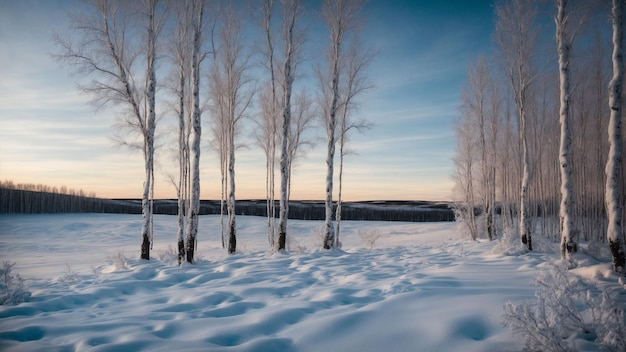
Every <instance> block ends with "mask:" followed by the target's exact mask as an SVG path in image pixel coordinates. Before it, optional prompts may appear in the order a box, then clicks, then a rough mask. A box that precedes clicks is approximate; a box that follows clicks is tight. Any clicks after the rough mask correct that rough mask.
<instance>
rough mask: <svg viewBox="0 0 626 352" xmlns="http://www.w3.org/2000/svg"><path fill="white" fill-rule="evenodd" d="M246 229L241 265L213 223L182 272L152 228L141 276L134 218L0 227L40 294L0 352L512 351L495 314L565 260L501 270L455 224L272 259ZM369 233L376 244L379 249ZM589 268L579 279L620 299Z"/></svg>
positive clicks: (298, 239)
mask: <svg viewBox="0 0 626 352" xmlns="http://www.w3.org/2000/svg"><path fill="white" fill-rule="evenodd" d="M237 219H238V223H237V225H238V236H239V237H238V246H239V250H240V252H239V253H238V254H236V255H232V256H228V255H227V254H226V253H225V250H223V249H222V248H221V243H220V238H219V216H203V217H201V219H200V234H199V239H198V252H197V253H198V255H199V260H198V263H197V264H196V265H187V264H186V265H183V266H182V267H178V266H177V265H176V263H175V260H176V259H175V257H174V255H173V251H172V249H171V247H173V246H174V243H175V233H176V218H175V217H174V216H166V215H162V216H158V215H157V216H156V217H155V243H154V249H153V251H152V257H153V260H150V261H141V260H139V259H138V257H139V244H140V235H139V233H140V226H141V218H140V216H139V215H105V214H80V215H0V259H2V260H10V261H15V262H17V264H16V265H15V267H14V268H13V270H14V272H15V273H19V274H20V275H21V276H22V277H23V278H24V279H25V280H26V281H25V283H26V285H27V288H28V290H30V291H31V292H32V297H31V298H30V299H29V300H28V301H27V302H25V303H21V304H19V305H14V306H10V305H5V306H0V350H2V351H87V350H89V351H187V350H197V351H517V350H521V349H522V348H523V341H522V340H520V339H518V338H516V337H514V336H512V335H511V333H510V332H509V331H508V330H507V329H505V328H503V327H502V325H501V316H502V313H503V308H502V307H503V305H504V304H505V302H506V301H508V300H511V301H513V302H520V301H522V300H524V299H527V298H531V297H533V295H534V292H535V290H536V287H535V286H533V285H532V284H531V282H532V281H533V279H534V278H535V276H536V274H537V272H538V271H539V270H540V269H541V268H542V267H543V266H545V265H546V264H544V262H545V261H553V260H555V259H557V258H558V255H557V254H555V253H545V252H544V253H531V254H526V255H523V256H502V255H497V254H493V253H492V249H493V246H494V243H489V242H485V241H482V242H476V243H472V242H467V241H464V240H462V239H459V238H458V236H457V235H455V230H454V229H455V224H454V223H393V222H359V221H346V222H342V234H343V236H342V241H343V249H342V250H334V251H320V250H318V249H317V246H316V245H315V243H316V242H315V232H316V230H317V228H318V227H319V226H321V225H322V222H320V221H296V220H290V222H289V224H290V233H291V234H292V235H293V238H294V239H293V240H292V241H291V244H290V245H291V250H290V251H289V253H288V254H271V253H269V252H268V251H267V238H266V232H265V224H266V219H265V218H261V217H246V216H240V217H238V218H237ZM366 229H377V230H378V231H379V233H380V234H382V235H383V236H382V237H381V238H380V239H379V240H378V241H377V242H376V243H375V245H374V248H373V249H370V248H369V246H368V245H367V244H366V243H364V242H363V241H362V240H361V238H360V237H359V236H357V233H358V232H359V231H364V230H366ZM122 254H123V255H122ZM122 257H126V258H127V259H126V261H125V262H126V263H125V264H126V267H125V268H122V267H121V264H124V263H123V262H124V260H123V258H122ZM586 260H587V261H588V262H587V264H589V265H587V266H586V267H585V268H584V269H580V270H579V271H580V273H581V274H582V275H583V276H585V277H587V278H590V279H594V280H598V281H600V282H603V283H606V284H611V283H615V284H616V283H617V277H616V276H615V274H613V273H611V272H610V270H609V264H608V263H604V262H599V263H596V262H593V261H592V260H591V259H586ZM585 350H594V349H593V347H586V349H585Z"/></svg>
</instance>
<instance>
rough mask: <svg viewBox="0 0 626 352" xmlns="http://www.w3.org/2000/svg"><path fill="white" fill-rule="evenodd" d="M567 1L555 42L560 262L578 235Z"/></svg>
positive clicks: (560, 8)
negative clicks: (574, 184) (573, 167)
mask: <svg viewBox="0 0 626 352" xmlns="http://www.w3.org/2000/svg"><path fill="white" fill-rule="evenodd" d="M566 7H567V0H557V16H556V19H555V22H556V42H557V49H558V54H559V83H560V86H559V91H560V95H559V101H560V109H559V122H560V124H561V138H560V147H559V168H560V171H561V205H560V210H559V216H560V223H561V258H562V259H568V258H569V256H570V253H574V252H577V251H578V232H577V230H576V229H575V228H574V226H575V225H574V221H573V208H574V195H573V192H574V190H573V187H572V160H571V159H572V158H571V156H570V145H571V144H572V137H571V132H570V127H569V124H570V119H571V117H570V96H571V89H570V71H569V57H570V46H571V40H570V38H569V37H568V33H567V29H568V28H567V25H568V17H567V14H566Z"/></svg>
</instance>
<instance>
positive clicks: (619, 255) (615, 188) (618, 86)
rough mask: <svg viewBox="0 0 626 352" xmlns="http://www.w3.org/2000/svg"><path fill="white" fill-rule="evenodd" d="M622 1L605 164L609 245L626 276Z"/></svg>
mask: <svg viewBox="0 0 626 352" xmlns="http://www.w3.org/2000/svg"><path fill="white" fill-rule="evenodd" d="M623 7H624V4H623V0H613V7H612V11H611V12H612V19H613V54H612V60H613V78H612V79H611V82H610V83H609V107H610V109H611V115H610V120H609V130H608V134H609V144H610V147H609V156H608V159H607V163H606V210H607V215H608V218H609V223H608V230H607V235H606V237H607V241H608V243H609V248H610V250H611V256H612V258H613V269H614V270H615V271H616V272H621V273H624V272H626V263H625V262H626V256H625V254H624V234H623V232H622V209H621V204H620V199H619V198H620V194H619V193H620V183H621V182H620V181H621V180H620V176H621V175H620V170H621V167H622V165H621V163H622V126H621V112H622V106H621V105H622V104H621V96H622V80H623V74H624V66H623V62H622V59H623V49H622V45H623V37H624V28H623V11H624V10H623Z"/></svg>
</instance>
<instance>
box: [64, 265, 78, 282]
mask: <svg viewBox="0 0 626 352" xmlns="http://www.w3.org/2000/svg"><path fill="white" fill-rule="evenodd" d="M79 279H80V277H79V276H78V274H77V273H76V272H75V271H74V270H73V269H72V267H71V266H70V264H69V263H68V262H65V274H63V278H61V281H64V282H76V281H78V280H79Z"/></svg>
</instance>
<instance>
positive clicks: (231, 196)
mask: <svg viewBox="0 0 626 352" xmlns="http://www.w3.org/2000/svg"><path fill="white" fill-rule="evenodd" d="M231 128H233V129H234V125H233V126H231ZM233 134H234V133H230V138H231V140H230V143H229V144H230V145H229V147H230V148H229V151H228V153H229V154H228V155H229V156H228V158H229V159H228V181H229V190H228V233H229V237H228V253H229V254H233V253H235V252H236V251H237V226H236V219H235V140H234V135H233Z"/></svg>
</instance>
